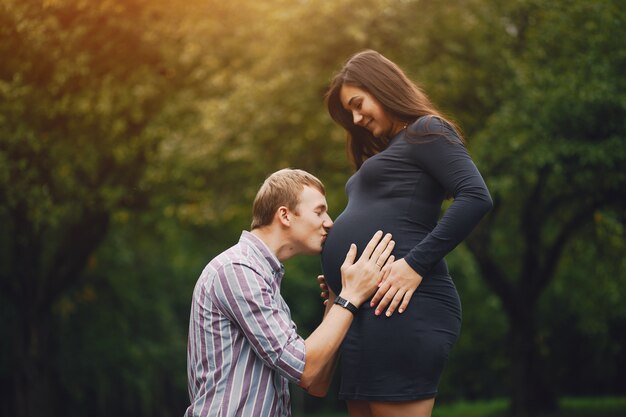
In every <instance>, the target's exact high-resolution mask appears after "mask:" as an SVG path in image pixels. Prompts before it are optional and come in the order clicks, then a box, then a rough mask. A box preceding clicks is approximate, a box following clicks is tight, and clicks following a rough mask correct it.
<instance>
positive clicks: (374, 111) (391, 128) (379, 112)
mask: <svg viewBox="0 0 626 417" xmlns="http://www.w3.org/2000/svg"><path fill="white" fill-rule="evenodd" d="M339 99H340V100H341V105H342V106H343V108H344V109H346V111H348V112H350V113H352V122H353V123H354V124H355V125H357V126H362V127H364V128H366V129H367V130H369V131H370V132H371V133H372V135H374V137H377V138H379V137H392V136H393V135H395V134H396V133H398V132H399V131H400V130H401V129H402V127H403V126H404V124H403V123H401V122H400V121H398V120H397V119H395V118H393V117H391V116H390V115H388V114H387V113H386V112H385V110H384V109H383V106H382V105H381V104H380V102H379V101H378V100H376V98H374V96H372V95H371V94H370V93H368V92H367V91H365V90H363V89H361V88H358V87H354V86H352V85H348V84H344V85H342V86H341V91H340V92H339Z"/></svg>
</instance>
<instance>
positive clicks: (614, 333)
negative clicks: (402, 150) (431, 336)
mask: <svg viewBox="0 0 626 417" xmlns="http://www.w3.org/2000/svg"><path fill="white" fill-rule="evenodd" d="M623 6H624V4H623V2H622V1H621V0H596V1H589V0H557V1H554V0H509V1H506V2H503V1H499V0H447V1H435V0H358V1H357V0H333V1H314V0H262V1H259V0H231V1H223V0H185V1H182V0H92V1H87V0H0V414H1V415H2V416H7V417H8V416H11V417H31V416H43V415H46V416H120V417H124V416H134V417H139V416H181V415H182V414H183V412H184V410H185V408H186V406H187V404H188V401H189V400H188V395H187V377H186V343H187V327H188V319H189V305H190V299H191V293H192V291H193V287H194V284H195V282H196V279H197V278H198V276H199V274H200V272H201V270H202V268H203V267H204V265H205V264H206V263H207V262H208V261H209V260H210V259H211V258H212V257H213V256H215V255H216V254H218V253H219V252H221V251H222V250H224V249H226V248H227V247H229V246H231V245H232V244H233V243H235V242H236V241H237V239H238V237H239V234H240V232H241V230H242V229H247V228H248V227H249V221H250V207H251V202H252V199H253V197H254V195H255V192H256V190H257V188H258V186H259V185H260V184H261V182H262V181H263V179H264V178H265V177H266V175H268V174H269V173H271V172H273V171H275V170H277V169H279V168H283V167H287V166H290V167H298V168H302V169H305V170H308V171H310V172H312V173H314V174H315V175H317V176H318V177H319V178H320V179H322V181H323V182H324V183H325V184H326V186H327V190H328V196H327V197H328V201H329V204H330V209H331V210H330V211H331V214H332V215H333V217H335V216H337V215H338V214H339V213H340V212H341V210H342V208H343V207H344V205H345V203H346V197H345V194H344V185H345V182H346V180H347V178H348V177H349V175H350V174H351V172H352V169H351V167H350V165H349V163H348V162H347V158H346V153H345V144H344V134H343V132H342V131H341V129H340V128H339V127H338V126H336V125H334V124H333V123H332V121H331V119H330V117H329V116H328V115H327V113H326V110H325V108H324V105H323V95H324V92H325V90H326V87H327V85H328V83H329V81H330V79H331V78H332V76H333V74H334V73H335V72H336V71H337V70H339V68H340V67H341V66H342V64H343V63H344V62H345V60H346V59H347V58H348V57H349V56H350V55H351V54H353V53H355V52H357V51H360V50H362V49H366V48H372V49H376V50H378V51H379V52H381V53H382V54H384V55H385V56H387V57H388V58H390V59H392V60H393V61H395V62H397V63H398V64H399V65H400V66H401V67H403V68H404V69H405V70H406V71H407V73H408V74H409V75H410V76H411V78H413V79H414V80H415V81H416V82H417V83H418V84H419V85H420V86H421V87H422V88H423V89H424V90H425V91H426V92H427V94H429V95H430V97H431V99H432V100H433V101H434V102H435V103H436V104H437V105H438V106H439V107H440V108H441V109H442V110H443V111H444V113H445V114H447V115H448V116H450V118H451V119H453V120H455V121H457V122H458V123H459V124H460V126H461V127H462V129H463V131H464V134H465V136H466V138H467V141H468V146H469V149H470V152H471V154H472V156H473V158H474V160H475V162H476V163H477V165H478V167H479V169H480V170H481V172H482V174H483V176H484V177H485V179H486V182H487V184H488V186H489V188H490V191H491V193H492V196H493V198H494V202H495V206H494V209H493V210H492V212H491V213H490V215H489V216H488V217H487V218H485V220H484V221H483V222H482V223H481V224H480V226H479V227H478V228H477V229H476V230H475V232H474V233H473V234H472V236H471V237H470V238H469V239H468V240H467V241H466V242H465V243H464V244H462V245H461V246H459V247H458V248H457V249H455V251H454V252H453V253H451V254H450V255H449V256H448V257H447V259H448V263H449V265H450V268H451V272H452V275H453V277H454V279H455V282H456V285H457V287H458V289H459V293H460V295H461V299H462V302H463V310H464V311H463V313H464V324H463V331H462V335H461V338H460V341H459V343H458V345H457V346H456V348H455V349H454V350H453V353H452V355H451V357H450V362H449V365H448V367H447V369H446V372H445V374H444V376H443V380H442V382H441V386H440V395H439V397H438V400H437V402H438V405H437V407H436V408H435V413H434V416H435V417H437V416H444V415H464V416H471V415H475V416H491V415H501V416H537V415H559V416H564V415H576V416H582V415H589V416H608V415H611V416H618V415H620V416H623V415H626V401H624V399H625V398H626V372H625V370H626V352H625V350H624V346H625V345H626V303H625V300H626V297H625V290H624V288H625V287H626V272H625V271H626V241H625V230H624V228H625V225H626V76H625V74H626V10H625V9H624V7H623ZM286 269H287V274H286V279H285V280H284V281H283V294H284V296H285V298H286V299H287V301H288V303H289V304H290V305H291V306H292V313H293V317H294V320H295V322H296V323H297V324H298V326H299V332H300V334H302V335H303V336H307V335H308V334H309V333H310V332H311V331H312V329H314V328H315V327H316V326H317V324H318V323H319V321H320V318H321V315H322V310H323V308H322V304H321V300H320V298H319V289H318V287H317V283H316V280H315V277H316V276H317V274H318V273H319V272H320V264H319V260H318V259H317V258H315V257H309V258H300V259H294V260H291V261H289V262H288V263H287V264H286ZM336 392H337V387H336V382H335V386H334V387H333V388H332V389H331V392H330V394H329V396H328V398H326V399H315V398H313V397H310V396H308V395H307V394H305V393H303V392H302V391H301V390H299V389H298V388H297V387H294V389H293V398H292V402H293V408H294V415H295V416H296V417H300V416H308V415H316V416H326V415H328V416H330V415H337V416H345V415H347V414H346V413H345V406H344V405H343V403H342V402H341V401H338V400H336ZM468 404H469V405H468ZM471 404H477V405H475V406H473V408H472V406H471ZM465 405H467V406H468V407H469V408H467V409H466V408H463V407H465ZM455 407H456V408H455ZM458 407H461V408H458ZM583 409H584V410H587V411H586V412H587V414H583V411H581V410H583ZM559 410H560V411H559ZM568 410H569V411H568ZM576 410H578V411H576ZM445 413H448V414H445Z"/></svg>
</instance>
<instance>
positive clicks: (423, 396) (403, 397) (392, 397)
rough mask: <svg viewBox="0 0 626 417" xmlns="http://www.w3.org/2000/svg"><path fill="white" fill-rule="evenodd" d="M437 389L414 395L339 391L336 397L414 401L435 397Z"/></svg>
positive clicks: (358, 399) (341, 398)
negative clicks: (344, 392) (357, 393)
mask: <svg viewBox="0 0 626 417" xmlns="http://www.w3.org/2000/svg"><path fill="white" fill-rule="evenodd" d="M436 396H437V391H432V392H428V393H423V394H415V395H386V394H384V395H368V394H360V395H354V394H342V393H339V395H338V398H339V399H340V400H357V401H386V402H400V401H415V400H426V399H429V398H435V397H436Z"/></svg>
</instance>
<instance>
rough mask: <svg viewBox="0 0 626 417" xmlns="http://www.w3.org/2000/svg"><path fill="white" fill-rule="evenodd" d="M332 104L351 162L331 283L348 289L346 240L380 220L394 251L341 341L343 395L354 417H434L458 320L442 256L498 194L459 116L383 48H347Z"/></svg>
mask: <svg viewBox="0 0 626 417" xmlns="http://www.w3.org/2000/svg"><path fill="white" fill-rule="evenodd" d="M326 104H327V107H328V111H329V113H330V115H331V117H332V118H333V120H335V122H337V123H338V124H340V125H341V126H342V127H343V128H344V129H345V130H346V132H347V138H348V143H347V149H348V155H349V157H350V159H351V162H352V163H353V165H354V166H355V168H356V172H355V173H354V175H352V177H351V178H350V179H349V180H348V182H347V184H346V192H347V194H348V205H347V207H346V208H345V210H344V211H343V213H342V214H341V215H340V216H339V217H337V219H336V221H335V224H334V227H333V229H332V230H331V232H330V234H329V236H328V239H327V241H326V244H325V246H324V251H323V254H322V264H323V271H324V275H325V277H326V281H327V283H328V286H329V287H330V289H331V291H332V293H333V294H338V293H339V292H340V291H341V274H340V271H339V268H340V266H341V263H342V262H343V258H344V257H345V253H346V252H347V251H348V249H349V247H350V244H351V243H356V244H357V247H365V244H366V243H367V242H368V241H369V239H370V238H371V236H372V235H373V234H374V232H376V231H377V230H383V231H385V232H387V233H391V234H392V235H393V237H394V240H395V241H396V246H395V249H394V253H393V255H394V256H395V259H396V261H395V262H393V263H392V264H391V267H390V272H389V274H388V275H387V277H386V279H385V280H384V281H383V282H382V283H381V285H380V287H379V290H378V292H377V293H376V294H375V295H374V297H373V298H372V300H371V303H365V304H364V305H363V306H362V307H361V308H360V309H359V310H358V311H357V312H356V313H355V314H356V317H355V319H354V321H353V323H352V326H351V328H350V330H349V333H348V335H347V336H346V338H345V340H344V342H343V345H342V350H341V358H342V359H341V387H340V392H339V396H340V398H342V399H345V400H347V405H348V411H349V414H350V417H394V416H411V417H412V416H420V417H423V416H427V417H428V416H430V415H431V413H432V408H433V405H434V401H435V396H436V394H437V385H438V383H439V378H440V376H441V373H442V371H443V368H444V365H445V363H446V361H447V358H448V354H449V352H450V350H451V348H452V346H453V345H454V343H455V342H456V340H457V338H458V336H459V332H460V328H461V304H460V300H459V296H458V293H457V291H456V288H455V286H454V282H453V281H452V278H451V277H450V274H449V273H448V268H447V266H446V262H445V260H444V259H443V258H444V256H445V255H446V254H448V253H449V252H450V251H451V250H452V249H453V248H454V247H455V246H457V245H458V244H459V243H461V241H463V239H465V237H467V235H468V234H469V233H470V232H471V231H472V229H473V228H474V227H475V226H476V224H477V223H478V222H479V221H480V219H481V218H482V217H483V216H484V215H485V214H486V213H487V212H488V211H489V210H490V209H491V206H492V201H491V197H490V195H489V191H488V190H487V187H486V185H485V182H484V181H483V178H482V177H481V175H480V173H479V172H478V169H477V168H476V166H475V165H474V163H473V162H472V159H471V158H470V156H469V154H468V152H467V149H466V148H465V146H464V143H463V140H462V138H461V135H460V134H459V131H458V129H457V128H456V127H455V125H454V124H453V123H452V122H450V121H448V120H446V119H445V118H444V117H443V116H442V115H441V114H440V113H439V112H438V111H437V110H436V108H435V107H434V106H433V104H432V103H431V102H430V100H429V99H428V97H427V96H426V95H425V94H424V93H423V92H422V91H421V90H420V89H419V88H418V87H417V86H416V85H415V84H414V83H413V82H411V81H410V80H409V79H408V78H407V77H406V75H405V74H404V72H403V71H402V70H401V69H400V68H399V67H398V66H397V65H396V64H394V63H393V62H391V61H390V60H388V59H387V58H385V57H383V56H382V55H381V54H379V53H378V52H375V51H371V50H368V51H364V52H361V53H358V54H356V55H354V56H353V57H351V58H350V59H349V60H348V62H347V63H346V64H345V66H344V67H343V69H342V70H341V71H340V72H339V73H338V74H337V75H336V76H335V78H334V79H333V81H332V83H331V85H330V88H329V90H328V92H327V95H326ZM450 197H451V198H453V202H452V204H451V205H450V206H449V208H448V209H447V210H446V212H445V213H444V215H443V216H442V217H441V219H439V214H440V211H441V206H442V203H443V201H444V200H445V199H446V198H450ZM396 310H397V312H396V313H395V314H393V313H394V312H395V311H396Z"/></svg>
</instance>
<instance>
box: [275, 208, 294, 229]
mask: <svg viewBox="0 0 626 417" xmlns="http://www.w3.org/2000/svg"><path fill="white" fill-rule="evenodd" d="M276 219H277V220H278V221H279V222H280V224H282V225H283V226H285V227H289V226H291V212H290V211H289V209H288V208H287V207H285V206H280V207H279V208H278V210H276Z"/></svg>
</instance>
